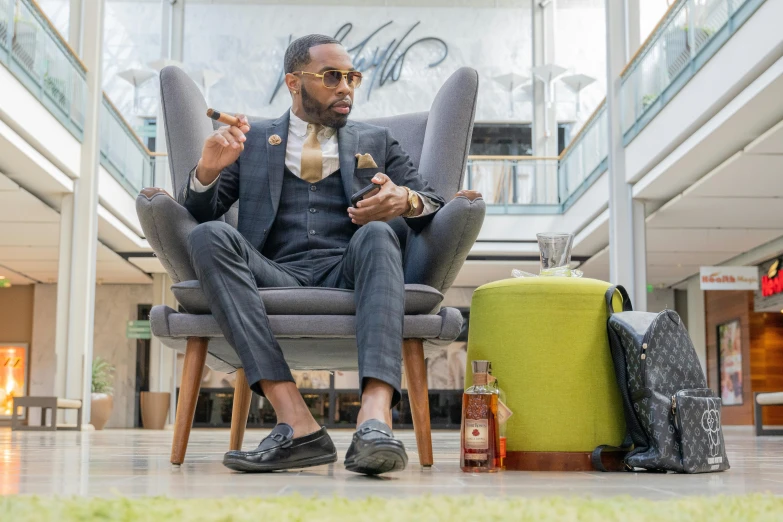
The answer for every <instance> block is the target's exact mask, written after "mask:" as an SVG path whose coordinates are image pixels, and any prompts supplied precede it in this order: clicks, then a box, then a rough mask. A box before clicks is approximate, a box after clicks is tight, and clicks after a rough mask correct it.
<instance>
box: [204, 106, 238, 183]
mask: <svg viewBox="0 0 783 522" xmlns="http://www.w3.org/2000/svg"><path fill="white" fill-rule="evenodd" d="M236 117H237V118H238V119H239V121H240V122H241V125H240V126H239V127H234V126H230V125H224V126H223V127H220V128H219V129H218V130H216V131H215V132H213V133H212V134H210V135H209V137H208V138H207V139H206V140H205V141H204V147H203V148H202V149H201V159H200V160H198V167H196V177H197V178H198V180H199V182H200V183H201V184H202V185H209V184H210V183H212V182H213V181H215V178H217V177H218V175H220V172H221V171H222V170H223V169H224V168H226V167H228V166H229V165H231V164H232V163H234V162H235V161H236V160H237V158H239V155H240V154H241V153H242V151H243V150H245V141H246V140H247V138H246V137H245V133H246V132H249V131H250V125H249V124H248V122H247V117H245V116H244V115H243V114H237V115H236Z"/></svg>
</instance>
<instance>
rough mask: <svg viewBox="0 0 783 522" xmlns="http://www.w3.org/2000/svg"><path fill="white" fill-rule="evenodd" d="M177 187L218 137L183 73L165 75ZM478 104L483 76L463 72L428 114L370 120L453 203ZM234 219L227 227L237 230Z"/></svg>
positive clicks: (165, 103) (168, 142)
mask: <svg viewBox="0 0 783 522" xmlns="http://www.w3.org/2000/svg"><path fill="white" fill-rule="evenodd" d="M160 94H161V105H162V110H163V118H164V120H165V124H166V145H167V146H168V151H169V152H168V154H169V167H170V169H171V176H172V186H173V187H174V190H175V191H176V192H177V193H179V191H181V190H182V188H183V187H184V186H185V184H186V183H187V176H188V173H189V172H190V169H192V168H193V166H194V165H195V164H196V163H197V162H198V160H199V157H200V156H201V148H202V145H203V143H204V140H205V139H206V138H207V136H209V134H210V133H211V132H212V131H213V125H212V121H211V120H209V119H208V118H207V117H206V116H205V114H206V110H207V104H206V102H205V101H204V97H203V96H202V94H201V91H199V89H198V87H197V86H196V84H195V82H193V80H191V79H190V77H189V76H188V75H187V74H186V73H185V71H183V70H182V69H179V68H178V67H174V66H169V67H165V68H164V69H163V70H162V71H161V73H160ZM477 98H478V73H477V72H476V71H475V70H474V69H470V68H468V67H462V68H460V69H458V70H457V71H456V72H455V73H454V74H452V75H451V76H450V77H449V79H448V80H446V83H444V84H443V87H441V88H440V90H439V91H438V94H437V95H436V96H435V100H434V101H433V103H432V108H431V109H430V111H429V112H420V113H413V114H403V115H399V116H390V117H386V118H376V119H372V120H367V122H368V123H372V124H375V125H380V126H383V127H387V128H389V129H391V131H392V135H393V136H394V137H395V138H396V139H397V140H398V141H399V142H400V145H401V146H402V148H403V149H404V150H405V151H406V152H407V153H408V154H409V155H410V157H411V160H412V161H413V164H414V165H415V166H416V167H417V168H418V169H419V172H421V174H422V176H424V178H425V179H427V181H428V182H429V183H430V184H431V185H432V187H433V188H434V189H435V191H436V192H437V193H438V194H440V195H441V196H443V197H444V198H445V199H446V201H450V200H451V199H452V198H453V197H454V194H455V193H456V192H457V191H458V190H459V189H460V187H461V186H462V180H463V176H464V174H465V164H466V162H467V157H468V150H469V148H470V139H471V135H472V133H473V119H474V117H475V114H476V100H477ZM232 217H233V216H229V217H228V219H227V220H228V221H229V222H232V221H233V224H236V221H235V220H234V219H231V218H232Z"/></svg>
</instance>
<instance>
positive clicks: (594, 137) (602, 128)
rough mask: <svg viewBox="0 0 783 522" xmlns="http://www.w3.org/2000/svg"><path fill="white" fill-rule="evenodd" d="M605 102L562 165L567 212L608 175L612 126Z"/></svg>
mask: <svg viewBox="0 0 783 522" xmlns="http://www.w3.org/2000/svg"><path fill="white" fill-rule="evenodd" d="M606 118H607V116H606V103H605V102H602V103H601V104H600V105H599V106H598V108H597V109H596V110H595V112H593V115H592V116H590V118H589V119H588V120H587V122H585V124H584V126H583V127H582V130H580V131H579V134H577V135H576V136H575V137H574V139H573V140H571V143H570V144H569V145H568V147H566V149H565V150H564V151H563V153H562V154H560V159H559V162H558V169H557V170H558V184H559V188H560V192H559V194H560V203H561V204H562V205H563V207H564V208H567V207H568V206H569V205H570V203H572V202H573V201H574V200H575V199H576V198H577V197H579V195H580V194H581V193H582V192H584V190H585V189H586V188H587V187H589V186H590V185H591V184H592V182H593V181H594V180H595V178H596V177H598V176H599V175H601V174H602V173H604V172H606V169H607V157H608V156H609V122H608V121H607V119H606Z"/></svg>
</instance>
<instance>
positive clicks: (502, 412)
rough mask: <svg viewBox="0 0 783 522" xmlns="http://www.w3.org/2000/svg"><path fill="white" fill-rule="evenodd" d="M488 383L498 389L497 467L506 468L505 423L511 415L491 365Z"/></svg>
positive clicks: (504, 394)
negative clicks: (498, 442)
mask: <svg viewBox="0 0 783 522" xmlns="http://www.w3.org/2000/svg"><path fill="white" fill-rule="evenodd" d="M489 384H490V385H493V386H494V387H495V389H496V390H497V391H498V414H497V419H498V435H499V441H500V444H499V446H498V458H499V463H498V467H499V468H500V469H501V470H504V469H506V423H507V422H508V419H509V417H511V415H512V413H511V410H510V409H509V408H508V406H506V393H505V392H504V391H503V388H501V387H500V381H498V379H497V378H496V377H495V376H494V375H492V365H491V364H490V367H489Z"/></svg>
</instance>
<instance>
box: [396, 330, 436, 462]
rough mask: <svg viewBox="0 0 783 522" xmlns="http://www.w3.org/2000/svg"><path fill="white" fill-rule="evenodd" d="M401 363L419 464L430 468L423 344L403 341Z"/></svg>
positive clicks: (427, 397)
mask: <svg viewBox="0 0 783 522" xmlns="http://www.w3.org/2000/svg"><path fill="white" fill-rule="evenodd" d="M402 362H403V364H404V365H405V376H406V380H407V382H408V399H409V401H410V404H411V413H412V414H413V430H414V431H415V432H416V446H417V447H418V448H419V462H421V465H422V466H426V467H429V466H432V430H431V428H430V397H429V389H428V388H427V363H426V362H425V361H424V342H423V341H422V340H421V339H405V340H404V341H403V342H402Z"/></svg>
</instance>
